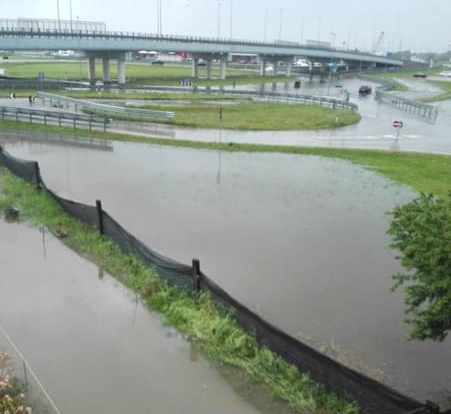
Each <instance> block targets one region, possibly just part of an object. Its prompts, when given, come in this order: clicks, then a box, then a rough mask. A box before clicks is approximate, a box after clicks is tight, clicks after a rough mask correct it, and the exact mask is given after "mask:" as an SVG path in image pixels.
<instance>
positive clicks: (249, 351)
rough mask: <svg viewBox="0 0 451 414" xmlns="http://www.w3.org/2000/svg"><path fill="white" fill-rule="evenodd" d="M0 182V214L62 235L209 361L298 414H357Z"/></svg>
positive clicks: (147, 272)
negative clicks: (14, 213)
mask: <svg viewBox="0 0 451 414" xmlns="http://www.w3.org/2000/svg"><path fill="white" fill-rule="evenodd" d="M0 183H1V187H2V189H3V192H2V193H0V210H2V209H5V208H7V207H11V206H15V207H18V208H19V209H20V211H21V212H22V215H23V216H25V217H26V218H27V219H28V220H29V221H30V222H31V223H32V224H34V225H36V226H45V227H47V228H48V229H49V230H50V231H51V232H52V233H54V234H55V235H64V243H65V244H66V245H67V246H69V247H70V248H72V249H74V250H76V251H77V252H78V253H79V254H81V255H82V256H84V257H86V258H88V259H90V260H91V261H93V262H95V263H96V264H97V265H98V266H100V267H102V268H103V269H104V270H106V271H107V272H109V273H110V274H112V275H113V276H115V277H116V278H118V279H119V280H120V281H121V282H122V283H124V284H125V285H126V286H128V287H129V288H130V289H133V290H134V291H135V292H137V293H138V294H139V295H141V296H142V298H143V299H144V301H145V302H146V303H147V304H148V305H149V306H150V307H151V308H152V309H154V310H156V311H159V312H160V313H161V314H163V315H164V317H165V319H166V321H167V322H168V323H170V324H171V325H173V326H175V327H176V328H177V329H178V330H179V331H180V332H182V333H183V334H185V335H186V336H188V337H189V338H190V339H191V341H193V342H194V343H196V345H198V346H199V347H200V348H201V349H202V350H203V351H204V352H205V353H206V354H207V355H208V356H209V357H210V358H211V359H212V360H214V361H217V362H220V363H223V364H226V365H229V366H232V367H237V368H240V369H242V370H244V371H245V372H246V373H247V375H248V376H249V378H250V379H252V380H253V381H257V382H258V383H261V384H264V385H265V386H266V387H268V388H269V389H270V390H271V392H272V393H273V394H274V396H276V397H277V398H280V399H282V400H284V401H286V402H287V403H288V404H289V405H290V406H291V407H292V408H294V409H295V410H297V411H298V412H299V413H317V414H336V413H338V412H340V413H343V414H356V413H358V412H359V410H358V408H357V406H356V405H355V404H351V403H347V402H345V401H344V400H342V399H340V398H338V397H337V396H336V395H333V394H330V393H326V391H325V390H324V388H323V387H321V386H319V385H318V384H316V383H314V382H313V381H312V380H311V379H310V378H309V377H308V376H307V375H305V374H302V373H301V372H299V371H298V370H297V369H296V368H295V367H293V366H290V365H289V364H287V363H286V362H285V361H283V360H282V359H281V358H279V357H277V356H276V355H275V354H273V353H272V352H270V351H269V350H268V349H266V348H260V347H258V345H257V343H256V340H255V338H254V337H253V336H251V335H249V334H247V333H245V332H244V331H243V330H242V329H241V328H240V327H239V326H238V324H237V322H236V321H235V320H234V318H233V317H232V315H230V314H227V313H226V312H225V311H224V310H220V309H219V308H217V307H216V306H215V305H214V304H213V302H212V301H211V299H210V297H209V296H208V294H206V293H204V294H202V295H201V296H200V297H198V298H195V297H193V296H192V295H191V294H188V293H185V292H183V291H181V290H177V289H175V288H171V287H169V286H168V285H167V284H165V283H164V282H163V281H162V280H161V279H160V278H159V277H158V276H157V275H156V273H155V272H154V271H153V270H152V269H151V268H148V267H146V266H145V265H144V264H143V263H142V262H141V261H140V260H139V259H137V258H136V257H132V256H128V255H125V254H123V253H122V252H121V251H120V249H119V248H118V246H116V245H115V244H114V243H113V242H111V241H109V240H107V239H106V238H104V237H102V236H100V235H99V233H98V232H97V231H96V230H95V229H93V228H90V227H88V226H85V225H83V224H81V223H80V222H78V221H76V220H74V219H72V218H71V217H69V216H68V215H67V214H66V213H65V212H63V211H62V209H61V208H60V207H59V206H58V205H57V204H56V202H55V201H54V200H53V199H51V198H50V197H49V196H48V195H47V193H46V192H45V191H42V190H41V191H38V190H36V189H35V188H34V187H33V186H31V185H29V184H27V183H25V182H24V181H22V180H20V179H18V178H15V177H13V176H12V175H11V174H9V173H5V174H3V175H1V176H0Z"/></svg>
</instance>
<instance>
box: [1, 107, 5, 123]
mask: <svg viewBox="0 0 451 414" xmlns="http://www.w3.org/2000/svg"><path fill="white" fill-rule="evenodd" d="M2 120H5V108H2Z"/></svg>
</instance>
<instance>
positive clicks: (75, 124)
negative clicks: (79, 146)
mask: <svg viewBox="0 0 451 414" xmlns="http://www.w3.org/2000/svg"><path fill="white" fill-rule="evenodd" d="M74 129H77V118H75V117H74Z"/></svg>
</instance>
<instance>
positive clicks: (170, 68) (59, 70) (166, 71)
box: [0, 61, 287, 86]
mask: <svg viewBox="0 0 451 414" xmlns="http://www.w3.org/2000/svg"><path fill="white" fill-rule="evenodd" d="M0 68H4V69H6V71H7V74H8V75H9V76H13V77H21V78H36V77H37V76H38V74H39V73H41V72H43V73H44V74H45V76H46V77H47V78H49V79H64V80H82V81H87V80H88V65H87V62H85V61H80V62H67V63H61V62H39V63H32V62H31V63H14V62H11V63H9V62H1V63H0ZM101 70H102V67H101V64H100V61H99V62H98V64H97V76H98V78H99V79H100V77H101ZM111 75H112V78H113V79H116V78H117V67H116V65H112V66H111ZM191 75H192V70H191V67H190V66H188V65H187V66H185V65H164V66H159V65H149V64H136V63H135V64H133V63H130V64H127V81H128V82H129V83H131V84H149V85H152V84H158V85H179V83H180V80H182V79H191ZM200 75H201V76H204V77H205V76H206V73H205V71H204V70H201V72H200ZM212 75H213V76H214V77H218V76H219V69H218V68H216V67H213V70H212ZM227 75H228V79H227V80H225V81H222V80H220V79H214V80H206V79H201V80H196V81H195V83H196V84H197V85H199V86H208V85H211V86H220V85H231V84H233V83H236V84H259V83H262V82H268V81H272V80H281V79H284V80H286V79H287V78H286V77H283V76H277V77H266V78H262V77H260V76H257V75H256V74H255V72H252V71H244V70H239V69H231V68H229V69H228V70H227Z"/></svg>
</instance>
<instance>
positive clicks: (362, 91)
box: [359, 85, 373, 96]
mask: <svg viewBox="0 0 451 414" xmlns="http://www.w3.org/2000/svg"><path fill="white" fill-rule="evenodd" d="M372 93H373V89H372V88H371V86H368V85H362V86H361V87H360V88H359V95H360V96H367V95H371V94H372Z"/></svg>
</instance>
